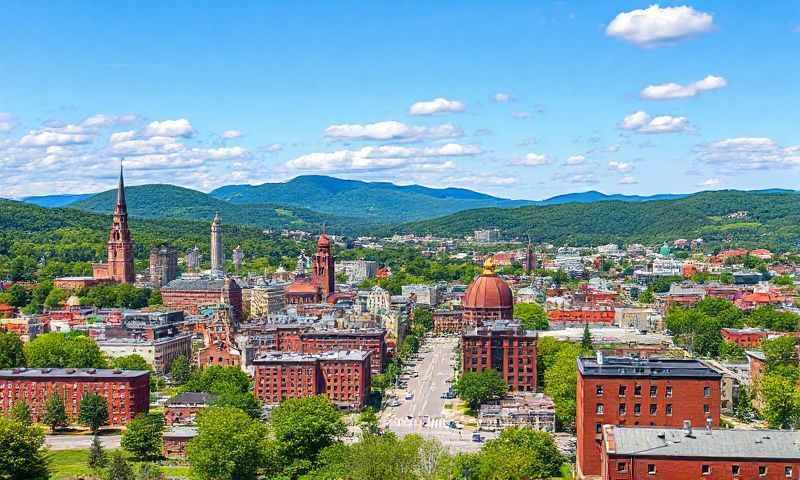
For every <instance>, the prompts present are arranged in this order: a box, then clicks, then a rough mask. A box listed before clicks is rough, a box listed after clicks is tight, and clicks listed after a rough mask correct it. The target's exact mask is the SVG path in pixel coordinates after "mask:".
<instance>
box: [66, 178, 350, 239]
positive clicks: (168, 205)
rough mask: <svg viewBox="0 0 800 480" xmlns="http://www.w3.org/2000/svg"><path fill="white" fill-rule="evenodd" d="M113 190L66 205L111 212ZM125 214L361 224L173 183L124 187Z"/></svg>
mask: <svg viewBox="0 0 800 480" xmlns="http://www.w3.org/2000/svg"><path fill="white" fill-rule="evenodd" d="M116 194H117V193H116V190H109V191H106V192H102V193H98V194H96V195H92V196H91V197H89V198H87V199H85V200H81V201H79V202H75V203H72V204H70V205H69V206H70V207H72V208H77V209H81V210H86V211H89V212H94V213H111V212H112V211H113V210H114V202H115V201H116ZM125 196H126V199H127V203H128V214H129V215H130V216H131V217H137V218H177V219H185V220H204V221H206V222H211V219H212V218H214V214H216V213H219V214H220V215H221V216H222V221H223V224H233V223H236V224H244V225H253V226H256V227H259V228H270V229H282V228H296V229H304V230H310V231H317V230H319V229H320V228H321V226H322V224H323V223H327V224H328V225H330V228H331V230H332V231H333V232H345V233H354V232H355V231H358V230H360V229H361V228H363V227H364V223H365V222H364V221H362V220H360V219H359V220H356V219H353V218H347V217H339V216H336V215H330V214H320V213H316V212H312V211H310V210H307V209H304V208H300V207H292V206H282V205H276V204H275V203H271V204H267V203H265V204H248V205H238V204H233V203H230V202H226V201H224V200H219V199H217V198H214V197H212V196H211V195H208V194H206V193H203V192H198V191H196V190H191V189H188V188H183V187H176V186H174V185H165V184H159V185H141V186H136V187H126V188H125Z"/></svg>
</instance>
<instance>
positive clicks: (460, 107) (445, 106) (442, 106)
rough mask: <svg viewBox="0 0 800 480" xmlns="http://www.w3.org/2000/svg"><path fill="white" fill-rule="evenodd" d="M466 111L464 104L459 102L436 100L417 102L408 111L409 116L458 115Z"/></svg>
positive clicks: (440, 98)
mask: <svg viewBox="0 0 800 480" xmlns="http://www.w3.org/2000/svg"><path fill="white" fill-rule="evenodd" d="M464 110H465V107H464V104H463V103H462V102H459V101H458V100H448V99H446V98H442V97H439V98H435V99H433V100H431V101H428V102H417V103H415V104H413V105H411V107H410V108H409V109H408V114H409V115H434V114H437V113H458V112H463V111H464Z"/></svg>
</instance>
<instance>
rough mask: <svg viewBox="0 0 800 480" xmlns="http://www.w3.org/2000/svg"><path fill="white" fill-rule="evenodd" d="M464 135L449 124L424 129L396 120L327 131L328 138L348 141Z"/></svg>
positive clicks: (344, 126) (333, 126)
mask: <svg viewBox="0 0 800 480" xmlns="http://www.w3.org/2000/svg"><path fill="white" fill-rule="evenodd" d="M463 134H464V132H462V131H461V129H459V128H458V127H456V126H454V125H452V124H449V123H443V124H441V125H434V126H431V127H422V126H413V125H407V124H405V123H402V122H396V121H394V120H389V121H385V122H377V123H368V124H357V123H344V124H337V125H331V126H329V127H328V128H326V129H325V136H326V137H328V138H335V139H347V140H422V139H442V138H456V137H460V136H462V135H463Z"/></svg>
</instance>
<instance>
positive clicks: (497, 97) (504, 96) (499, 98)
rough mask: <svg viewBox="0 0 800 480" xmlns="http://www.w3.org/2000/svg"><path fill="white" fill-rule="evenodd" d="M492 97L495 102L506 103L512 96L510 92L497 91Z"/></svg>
mask: <svg viewBox="0 0 800 480" xmlns="http://www.w3.org/2000/svg"><path fill="white" fill-rule="evenodd" d="M492 99H493V100H494V101H495V102H497V103H507V102H510V101H511V100H512V99H513V97H512V96H511V94H510V93H505V92H497V93H495V94H494V95H493V96H492Z"/></svg>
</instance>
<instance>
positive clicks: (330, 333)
mask: <svg viewBox="0 0 800 480" xmlns="http://www.w3.org/2000/svg"><path fill="white" fill-rule="evenodd" d="M300 344H301V350H300V351H301V352H302V353H312V354H313V353H322V352H328V351H333V350H369V351H371V352H372V358H371V359H370V365H371V370H372V374H373V375H377V374H379V373H381V372H382V371H383V367H384V364H385V363H386V330H384V329H382V328H371V329H364V330H311V331H306V332H303V333H301V334H300Z"/></svg>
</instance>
